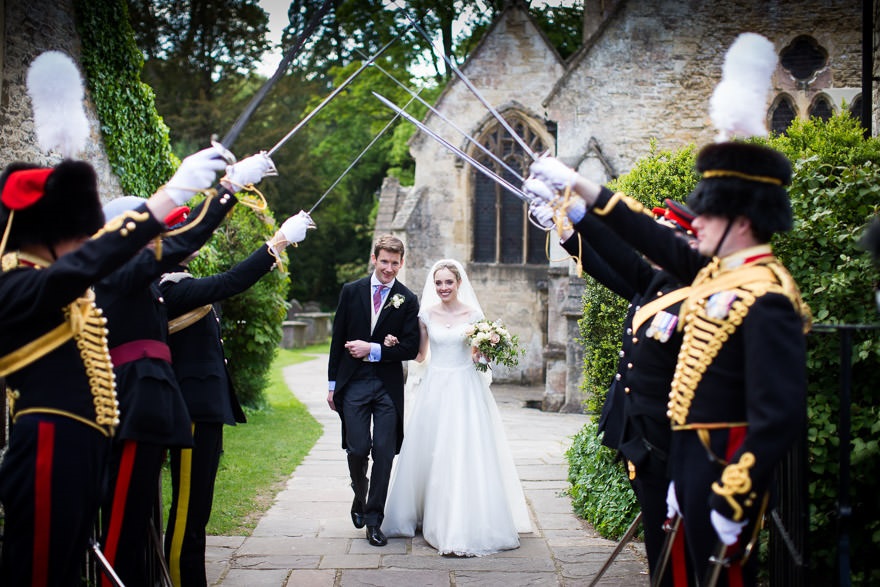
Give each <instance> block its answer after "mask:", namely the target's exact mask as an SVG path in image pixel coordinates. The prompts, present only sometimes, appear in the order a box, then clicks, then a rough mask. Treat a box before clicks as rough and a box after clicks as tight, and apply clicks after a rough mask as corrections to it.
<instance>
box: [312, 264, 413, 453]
mask: <svg viewBox="0 0 880 587" xmlns="http://www.w3.org/2000/svg"><path fill="white" fill-rule="evenodd" d="M395 296H402V297H403V302H402V303H401V304H400V307H398V308H395V307H394V304H393V300H394V297H395ZM371 299H372V288H371V287H370V277H364V278H363V279H358V280H357V281H353V282H351V283H346V284H345V285H344V286H343V287H342V292H341V293H340V294H339V306H338V307H337V308H336V316H335V317H334V319H333V339H332V341H331V343H330V358H329V364H328V369H327V379H328V380H329V381H336V390H335V392H334V394H333V403H334V404H336V411H337V413H338V414H339V417H340V418H342V448H347V447H346V442H345V418H343V417H342V403H343V402H344V401H345V388H346V385H347V384H348V382H349V380H350V379H351V377H352V375H354V373H355V370H356V369H357V368H358V367H359V366H360V363H361V360H360V359H355V358H354V357H352V356H351V355H350V354H349V353H348V350H347V349H346V348H345V343H346V342H347V341H350V340H365V341H367V342H375V343H378V344H380V345H381V344H382V342H383V341H384V340H385V336H386V335H388V334H393V335H394V336H396V337H397V339H398V341H399V343H398V344H396V345H395V346H393V347H386V346H383V347H382V360H381V361H380V362H378V363H374V364H372V365H373V368H374V369H375V370H376V376H377V377H378V378H379V379H381V380H382V383H383V384H384V387H385V391H386V392H388V394H389V395H390V396H391V400H392V401H393V402H394V407H395V408H396V409H397V420H398V422H397V449H396V451H395V452H399V451H400V445H401V443H402V442H403V364H402V362H403V361H408V360H411V359H414V358H415V357H416V355H417V354H418V352H419V319H418V315H419V300H418V297H416V295H415V294H414V293H413V292H411V291H410V290H409V289H407V287H406V286H405V285H403V284H402V283H401V282H400V280H395V281H394V286H393V287H392V288H391V291H390V292H388V295H387V297H386V298H385V303H384V305H383V306H382V311H381V312H380V314H379V317H378V319H377V320H376V326H375V328H374V329H373V332H372V334H371V333H370V314H371V308H370V304H371V303H372V302H371Z"/></svg>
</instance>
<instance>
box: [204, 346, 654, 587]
mask: <svg viewBox="0 0 880 587" xmlns="http://www.w3.org/2000/svg"><path fill="white" fill-rule="evenodd" d="M326 365H327V357H326V356H319V357H316V358H315V359H314V360H312V361H309V362H306V363H302V364H299V365H293V366H290V367H288V368H287V369H286V370H285V372H284V375H285V380H286V382H287V384H288V386H289V387H290V389H291V391H292V392H293V393H294V395H296V397H297V398H298V399H299V400H300V401H301V402H303V404H305V405H306V406H307V407H308V409H309V411H310V412H311V414H312V415H313V416H314V417H315V419H316V420H318V422H320V423H321V424H322V425H323V427H324V434H323V436H322V437H321V438H320V439H319V440H318V442H317V443H316V444H315V447H314V448H313V449H312V451H311V452H310V453H309V454H308V455H307V456H306V458H305V459H304V460H303V462H302V463H301V464H300V466H299V467H297V469H296V471H294V473H293V475H292V476H291V478H290V480H289V481H288V483H287V486H286V488H285V489H284V490H283V491H281V493H279V494H278V496H277V498H276V500H275V503H274V505H273V506H272V507H271V508H270V509H269V510H268V511H267V512H266V514H265V515H264V516H263V517H262V519H261V520H260V522H259V523H258V525H257V527H256V529H255V530H254V533H253V535H252V536H250V537H246V538H245V537H229V536H226V537H209V538H208V552H207V555H208V560H209V563H208V581H209V583H210V584H212V585H222V586H224V587H244V586H247V587H255V586H277V587H285V586H291V587H293V586H296V587H299V586H315V587H349V586H356V585H370V586H401V587H402V586H419V587H421V586H444V587H450V586H459V585H479V586H481V587H482V586H495V585H497V586H504V587H514V586H521V585H534V586H576V585H588V584H589V582H590V581H591V580H592V578H593V577H594V576H595V574H596V572H597V571H598V570H599V568H600V567H601V566H602V563H603V562H604V561H605V559H606V558H607V556H608V555H609V553H610V552H611V550H612V549H613V548H614V543H613V542H611V541H609V540H605V539H603V538H600V537H599V536H598V534H597V533H596V532H595V531H593V529H592V528H591V527H590V526H589V525H588V524H586V523H585V522H584V521H583V520H581V519H579V518H578V517H577V516H575V515H574V514H573V513H572V510H571V500H570V499H569V498H568V497H567V496H565V495H564V493H563V492H564V490H565V489H566V488H567V487H568V483H567V481H566V475H567V470H568V468H567V464H566V461H565V450H566V449H567V448H568V446H569V445H570V443H571V437H572V436H573V435H574V434H576V433H577V432H578V431H579V430H580V429H581V428H582V427H583V425H584V423H585V422H586V418H587V417H586V416H584V415H580V414H552V413H545V412H541V411H540V410H537V409H533V408H527V407H524V406H525V403H526V401H527V400H540V394H541V390H540V389H538V388H529V387H520V386H508V385H495V386H493V393H494V395H495V398H496V401H497V403H498V407H499V409H500V411H501V417H502V420H503V422H504V426H505V430H506V431H507V437H508V440H509V442H510V446H511V449H512V451H513V456H514V459H515V461H516V466H517V470H518V471H519V475H520V479H521V480H522V484H523V489H524V491H525V496H526V501H527V502H528V505H529V508H530V511H531V516H532V524H533V526H534V532H532V533H528V534H520V547H519V548H518V549H516V550H511V551H506V552H503V553H499V554H495V555H491V556H486V557H481V558H458V557H447V556H438V555H437V552H436V551H435V550H434V549H433V548H431V547H430V546H429V545H428V544H427V543H426V542H425V541H424V539H422V537H421V536H420V535H417V536H416V537H415V538H411V539H409V538H390V539H389V540H388V545H387V546H385V547H382V548H377V547H374V546H371V545H370V544H369V543H368V542H367V540H366V538H365V537H364V530H357V529H355V528H354V526H352V524H351V518H350V516H349V508H350V506H351V497H352V493H351V488H350V487H349V479H348V468H347V466H346V461H345V458H344V453H343V451H342V449H341V447H340V426H339V418H338V416H337V415H336V413H335V412H331V411H330V409H329V408H328V407H327V404H326V403H325V397H326V393H325V391H324V390H325V389H326V372H327V368H326ZM646 572H647V565H646V563H645V561H644V550H643V548H642V545H641V544H637V545H630V546H628V547H627V548H626V549H625V550H624V551H623V552H622V553H621V555H620V556H619V557H618V559H617V561H616V562H615V563H614V565H612V567H611V569H609V571H608V572H607V573H606V574H605V576H604V577H603V578H602V580H601V581H600V583H599V585H603V586H620V587H631V586H645V585H648V579H647V575H646Z"/></svg>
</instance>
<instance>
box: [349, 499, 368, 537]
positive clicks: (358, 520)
mask: <svg viewBox="0 0 880 587" xmlns="http://www.w3.org/2000/svg"><path fill="white" fill-rule="evenodd" d="M361 507H362V506H361V505H360V503H359V502H358V498H354V501H352V502H351V523H352V524H354V527H355V528H357V529H358V530H360V529H361V528H363V527H364V524H366V523H367V518H366V517H365V516H364V514H363V512H362V511H361Z"/></svg>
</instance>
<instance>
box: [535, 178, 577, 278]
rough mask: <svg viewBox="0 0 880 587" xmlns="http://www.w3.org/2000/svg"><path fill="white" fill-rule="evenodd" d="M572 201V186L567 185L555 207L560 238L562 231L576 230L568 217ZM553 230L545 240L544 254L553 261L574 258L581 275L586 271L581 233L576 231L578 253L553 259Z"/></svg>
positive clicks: (554, 213)
mask: <svg viewBox="0 0 880 587" xmlns="http://www.w3.org/2000/svg"><path fill="white" fill-rule="evenodd" d="M570 202H571V186H565V192H564V193H563V196H562V202H561V204H560V203H558V202H556V206H554V208H553V215H554V216H555V218H554V224H555V225H556V234H557V237H558V238H559V239H562V233H563V232H564V231H565V230H567V229H571V230H574V227H573V226H572V225H571V220H569V219H568V214H567V212H566V211H567V210H568V205H569V203H570ZM551 232H553V230H552V229H550V230H548V231H547V236H546V238H545V240H544V255H545V256H546V257H547V260H548V261H550V262H551V263H561V262H562V261H568V260H569V259H572V260H573V261H574V262H575V265H577V275H578V277H580V276H581V275H582V274H583V272H584V267H583V265H582V264H581V257H583V253H584V242H583V240H582V239H581V233H579V232H577V231H575V234H576V235H577V239H578V254H577V256H575V255H566V256H565V257H562V258H560V259H551V258H550V233H551Z"/></svg>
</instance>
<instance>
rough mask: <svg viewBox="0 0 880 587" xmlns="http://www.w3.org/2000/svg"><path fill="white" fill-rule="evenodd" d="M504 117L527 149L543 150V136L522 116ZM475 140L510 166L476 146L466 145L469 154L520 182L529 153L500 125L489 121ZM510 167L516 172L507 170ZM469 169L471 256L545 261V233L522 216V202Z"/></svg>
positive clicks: (515, 261) (496, 260)
mask: <svg viewBox="0 0 880 587" xmlns="http://www.w3.org/2000/svg"><path fill="white" fill-rule="evenodd" d="M505 120H506V121H507V123H508V124H509V125H510V127H511V128H513V129H514V131H516V133H517V134H518V135H519V136H521V137H522V138H523V139H524V141H525V143H526V144H527V145H528V146H529V148H530V149H531V150H532V152H533V153H542V152H544V151H545V150H546V148H547V147H546V146H545V144H544V141H543V140H542V139H541V137H540V136H539V135H538V134H537V133H536V132H535V131H534V130H533V128H532V127H531V126H530V125H529V123H528V120H527V119H526V118H525V117H524V116H522V115H520V114H518V113H506V114H505ZM478 140H479V142H480V144H481V145H483V146H484V147H485V148H486V149H487V150H488V151H490V152H491V153H493V154H494V155H495V156H496V157H497V158H498V159H500V160H501V161H503V162H504V163H505V165H506V166H507V167H509V168H510V169H509V170H508V169H505V168H504V167H503V166H502V165H501V164H499V163H498V162H497V161H495V160H493V159H492V158H491V157H489V156H488V155H486V154H485V153H484V152H483V151H481V150H479V149H477V148H476V147H474V148H473V149H472V150H471V153H470V155H471V156H473V157H474V158H475V159H476V160H477V161H479V162H480V163H482V164H483V165H484V166H486V167H487V168H489V169H491V170H492V171H494V172H495V173H496V174H497V175H500V176H501V177H503V178H504V179H506V180H507V181H509V182H510V183H511V184H513V185H514V186H516V187H519V186H520V185H522V181H523V177H525V176H526V175H527V174H528V169H529V164H530V163H531V162H532V159H531V157H529V156H528V154H526V152H525V151H524V150H523V148H522V147H521V146H520V145H519V143H518V142H517V141H516V140H514V139H513V137H511V136H510V134H509V133H508V132H507V131H506V130H505V129H504V127H502V126H501V124H499V123H498V122H497V121H494V124H492V125H491V126H488V127H487V128H486V129H485V130H484V132H483V134H482V135H481V136H480V137H479V138H478ZM511 170H512V171H514V172H516V174H514V173H511ZM471 173H472V175H471V178H472V183H471V185H472V186H473V203H474V216H473V218H474V222H473V261H474V262H475V263H502V264H510V265H521V264H523V263H528V264H543V263H546V262H547V255H546V254H545V252H544V245H545V241H546V234H545V233H544V231H542V230H540V229H539V228H536V227H535V226H533V225H532V224H531V223H530V222H529V221H528V218H527V214H528V207H527V205H526V203H525V202H523V201H522V200H520V199H519V198H517V197H516V196H515V195H514V194H512V193H511V192H509V191H508V190H507V189H505V188H504V187H502V186H500V185H499V184H498V183H496V182H495V181H493V180H491V179H489V178H488V177H486V176H485V175H484V174H483V173H481V172H479V171H477V170H476V169H472V170H471Z"/></svg>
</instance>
